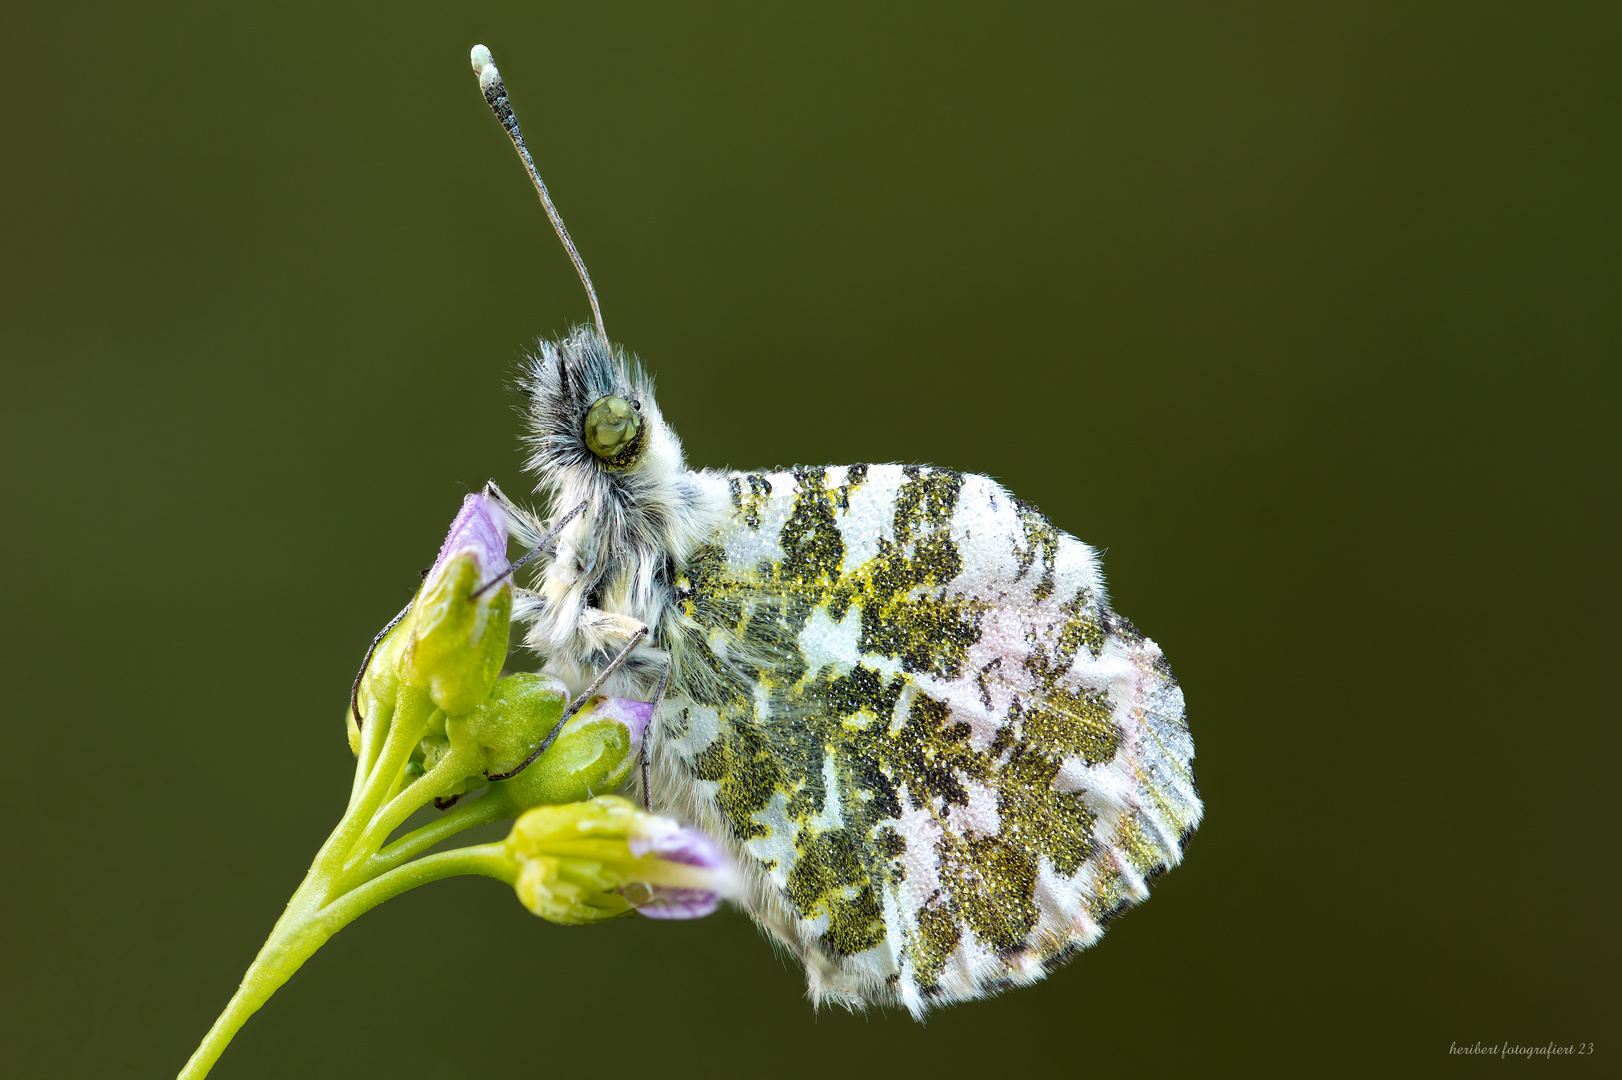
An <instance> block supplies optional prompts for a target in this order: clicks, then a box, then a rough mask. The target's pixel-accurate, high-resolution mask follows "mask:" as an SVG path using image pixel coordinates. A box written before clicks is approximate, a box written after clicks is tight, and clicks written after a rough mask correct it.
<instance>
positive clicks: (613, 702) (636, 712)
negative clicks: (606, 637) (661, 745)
mask: <svg viewBox="0 0 1622 1080" xmlns="http://www.w3.org/2000/svg"><path fill="white" fill-rule="evenodd" d="M592 719H593V720H602V719H607V720H617V721H619V722H620V723H622V724H624V725H625V726H626V727H627V728H629V729H630V731H631V746H632V747H633V748H635V747H638V746H641V745H642V733H643V732H644V731H646V730H647V729H648V721H649V720H651V719H653V705H652V704H651V703H650V702H646V701H633V700H631V699H630V698H618V697H611V698H604V699H603V700H601V701H599V702H598V703H597V705H596V707H595V708H593V709H592ZM633 850H634V848H633ZM636 854H638V855H640V854H642V853H641V852H639V851H638V852H636Z"/></svg>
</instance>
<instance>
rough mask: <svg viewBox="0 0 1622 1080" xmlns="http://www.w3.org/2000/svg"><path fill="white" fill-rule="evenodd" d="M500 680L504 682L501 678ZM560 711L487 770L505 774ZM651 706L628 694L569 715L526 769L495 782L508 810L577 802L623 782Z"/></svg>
mask: <svg viewBox="0 0 1622 1080" xmlns="http://www.w3.org/2000/svg"><path fill="white" fill-rule="evenodd" d="M503 681H505V680H503ZM559 715H560V714H559V713H557V712H554V713H553V714H552V716H551V720H550V721H549V722H548V726H547V727H545V728H543V729H541V731H540V734H538V735H536V736H535V737H534V739H533V740H532V741H530V742H529V744H528V746H526V747H524V752H523V753H522V754H518V755H516V757H515V758H514V759H513V760H512V761H511V762H509V763H507V764H502V765H497V764H495V763H494V762H492V767H491V768H490V769H489V771H490V772H492V773H496V772H505V771H506V770H508V769H510V768H512V767H513V766H514V765H516V764H517V763H518V762H519V761H522V760H523V759H524V757H525V756H527V755H528V752H529V750H531V749H533V748H534V747H535V745H536V743H538V742H539V741H540V740H541V739H542V738H544V737H545V736H546V733H547V732H548V731H550V730H551V726H550V725H551V724H552V723H555V722H556V721H557V717H558V716H559ZM652 715H653V706H652V705H650V704H648V703H647V702H645V701H632V700H630V699H629V698H610V697H594V698H592V699H591V700H590V701H588V702H587V703H586V705H585V707H584V708H582V709H581V710H580V711H579V712H577V713H575V714H574V716H572V717H570V718H569V722H568V723H567V724H565V725H564V726H563V730H562V731H560V732H558V737H557V740H556V741H555V742H554V743H553V744H552V745H551V746H549V747H547V748H546V752H545V753H544V754H542V755H541V756H540V757H539V758H537V759H535V762H534V764H532V765H530V767H529V768H527V769H525V770H524V771H523V772H521V773H519V774H518V775H517V776H515V777H513V778H512V779H511V780H504V781H502V782H501V783H499V784H497V785H496V789H497V790H498V791H500V792H501V797H503V798H505V799H506V800H507V801H508V803H509V804H510V805H511V807H512V811H513V813H515V814H516V813H518V812H519V811H521V810H527V809H528V808H530V807H532V806H542V805H547V804H556V803H571V802H578V801H580V800H581V799H589V798H591V796H592V795H594V794H596V793H597V792H599V791H613V790H614V789H615V788H617V787H619V786H620V785H621V784H623V783H624V782H625V778H626V777H627V776H628V775H630V772H631V768H632V767H633V766H634V765H635V764H636V762H637V760H638V757H639V755H640V752H641V749H642V735H643V733H644V732H645V731H646V730H647V727H648V719H649V718H650V717H651V716H652Z"/></svg>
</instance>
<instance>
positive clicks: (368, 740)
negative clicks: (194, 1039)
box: [180, 712, 517, 1080]
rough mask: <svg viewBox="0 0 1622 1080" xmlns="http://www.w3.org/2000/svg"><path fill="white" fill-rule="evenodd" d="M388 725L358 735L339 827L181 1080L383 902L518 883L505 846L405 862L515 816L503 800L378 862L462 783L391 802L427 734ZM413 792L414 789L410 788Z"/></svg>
mask: <svg viewBox="0 0 1622 1080" xmlns="http://www.w3.org/2000/svg"><path fill="white" fill-rule="evenodd" d="M377 719H379V720H381V719H383V718H382V717H378V718H377ZM391 719H392V721H393V722H392V723H390V724H389V727H388V730H387V733H386V734H385V732H384V731H382V730H380V729H381V728H382V725H381V724H380V723H379V724H374V725H372V730H371V731H363V733H362V739H361V751H360V761H359V763H358V766H357V776H356V780H355V785H354V787H353V789H352V791H351V797H350V800H349V806H348V807H347V809H345V811H344V816H343V818H342V819H341V820H340V821H339V822H338V826H337V828H335V829H334V830H333V831H332V835H331V836H329V837H328V838H327V841H326V843H324V844H322V845H321V850H320V851H319V852H317V853H316V856H315V860H314V861H313V862H312V863H311V864H310V871H309V873H308V874H306V875H305V878H304V881H303V882H302V883H301V884H300V885H299V887H298V889H297V890H296V891H295V892H294V893H293V896H292V899H290V900H289V901H288V903H287V908H286V910H285V911H283V912H282V915H281V918H279V919H278V920H277V921H276V925H275V926H274V927H273V928H272V929H271V931H270V936H269V938H267V939H266V941H265V944H264V947H263V948H261V949H260V950H259V955H258V956H256V957H255V958H254V961H253V963H252V964H250V965H249V966H248V970H247V972H246V973H245V974H244V975H243V977H242V983H241V985H239V986H238V987H237V992H236V993H235V994H233V995H232V997H231V1000H230V1002H229V1003H228V1004H227V1005H226V1007H225V1011H224V1012H222V1013H221V1014H220V1015H219V1018H218V1019H216V1020H215V1021H214V1026H213V1027H211V1028H210V1029H209V1031H208V1034H207V1035H206V1036H204V1038H203V1041H202V1043H201V1044H200V1045H199V1046H198V1047H197V1050H196V1052H195V1053H193V1054H192V1056H191V1060H189V1061H188V1062H186V1066H185V1068H184V1069H182V1070H181V1071H180V1080H198V1078H201V1077H204V1076H207V1075H208V1072H209V1070H210V1069H211V1068H213V1066H214V1062H215V1061H217V1060H218V1059H219V1056H220V1054H221V1053H223V1052H224V1050H225V1048H226V1046H227V1045H229V1044H230V1042H231V1039H232V1037H233V1036H234V1035H236V1033H237V1031H238V1030H239V1029H241V1027H242V1025H243V1024H244V1023H246V1022H247V1020H248V1018H249V1017H250V1016H252V1015H253V1014H254V1013H255V1012H257V1011H258V1010H259V1008H260V1007H261V1006H263V1005H264V1003H265V1002H266V1001H268V1000H270V996H271V995H272V994H274V993H275V992H276V991H277V990H278V989H280V988H281V986H282V984H284V983H285V982H287V980H288V979H289V978H291V977H292V975H293V973H294V972H295V971H297V970H298V969H299V968H300V967H301V966H302V965H303V964H304V962H305V961H306V960H308V959H309V958H310V957H311V956H313V955H314V954H315V951H316V950H317V949H319V948H320V947H321V946H322V945H324V944H326V942H327V939H328V938H330V937H332V935H333V934H336V933H337V932H338V931H339V930H341V929H343V928H344V927H345V926H347V925H348V924H349V923H350V922H352V921H354V920H355V919H356V918H358V917H359V916H360V915H362V914H364V913H365V912H367V911H370V910H371V909H372V908H374V907H376V906H377V905H378V904H381V903H382V902H383V901H384V900H387V899H389V898H390V897H392V896H398V895H399V894H400V893H402V892H405V891H406V890H407V889H413V888H416V887H417V886H418V885H423V884H426V883H427V882H430V881H437V880H438V879H440V878H443V877H451V876H453V875H457V874H483V875H485V876H487V877H495V878H499V879H501V880H503V881H506V882H508V883H509V884H511V883H512V882H513V881H514V880H515V879H516V874H517V868H516V866H515V865H514V864H513V863H512V862H511V861H510V859H508V858H507V856H506V854H505V848H504V847H503V845H501V844H484V845H480V846H475V847H469V848H462V849H459V850H455V851H445V852H440V853H438V854H434V855H427V856H424V857H422V858H418V859H416V861H414V862H412V861H407V860H410V859H412V858H413V857H414V856H417V855H421V854H422V852H424V851H427V850H428V849H429V848H430V847H432V846H433V845H434V844H437V843H439V842H440V841H442V840H444V839H446V838H448V837H450V836H453V835H455V834H456V833H458V832H460V831H462V830H463V829H466V828H468V827H469V826H472V825H477V824H482V823H484V822H486V821H499V820H501V819H502V818H504V817H508V816H511V810H510V809H509V808H508V807H507V804H506V801H505V800H502V799H493V798H490V797H488V796H487V797H485V798H483V799H478V800H475V801H474V802H473V803H471V804H469V805H468V806H466V807H464V808H462V810H463V812H462V813H460V814H448V815H446V817H445V818H442V819H440V820H439V821H436V822H433V823H431V824H429V825H427V826H424V827H423V828H421V829H418V830H416V831H415V832H412V833H408V834H407V835H406V836H404V837H402V838H401V839H400V840H399V841H398V842H396V843H395V844H394V845H393V846H392V847H391V848H390V849H389V852H388V854H387V855H386V856H384V857H382V858H379V857H378V853H377V852H378V848H379V847H380V846H382V844H383V842H384V841H385V840H387V839H388V834H389V833H390V832H392V831H393V830H394V828H395V827H397V826H398V825H399V823H400V822H401V821H404V820H405V818H406V817H407V816H408V815H409V814H410V813H411V812H412V811H413V810H415V809H416V808H417V807H418V806H421V805H423V804H425V803H426V802H427V801H428V800H429V799H431V798H433V796H434V794H436V793H437V789H448V788H450V787H453V786H455V784H456V783H458V782H460V780H461V778H460V777H452V776H450V775H448V773H449V771H450V770H449V769H447V770H438V769H436V770H434V772H435V773H436V774H438V775H435V776H434V777H433V782H431V783H427V784H423V786H422V788H421V789H418V790H411V791H407V792H405V793H403V794H400V795H395V793H394V792H395V788H396V787H397V786H398V785H399V783H400V779H401V774H402V771H403V770H404V768H405V765H406V761H407V760H408V759H409V758H410V756H411V751H412V748H413V747H414V746H415V745H416V744H417V741H418V740H419V739H421V738H422V735H423V732H424V731H425V730H426V729H427V726H428V719H429V718H428V716H427V715H420V716H419V717H418V718H416V720H415V722H413V721H412V720H408V719H407V718H406V717H404V716H402V715H401V714H400V712H396V713H395V714H394V716H393V717H392V718H391ZM362 773H364V775H361V774H362ZM423 779H428V778H427V777H424V778H423ZM418 783H422V781H420V780H419V781H418ZM416 787H417V785H415V784H413V785H412V788H413V789H416ZM391 796H392V799H391ZM479 804H483V805H482V806H481V805H479ZM346 870H347V871H348V873H346Z"/></svg>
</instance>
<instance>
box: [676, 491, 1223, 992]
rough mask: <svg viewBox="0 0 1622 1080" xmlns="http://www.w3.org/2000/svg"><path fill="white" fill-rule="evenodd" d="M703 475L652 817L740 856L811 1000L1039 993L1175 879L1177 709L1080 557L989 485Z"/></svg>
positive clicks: (1186, 792)
mask: <svg viewBox="0 0 1622 1080" xmlns="http://www.w3.org/2000/svg"><path fill="white" fill-rule="evenodd" d="M710 476H711V478H712V481H713V482H716V483H720V482H726V483H727V484H728V486H729V496H730V499H731V506H732V514H731V517H730V519H729V520H728V521H727V522H726V523H725V524H724V525H723V527H722V528H721V529H720V530H719V531H718V533H717V535H716V537H715V542H714V544H713V545H711V546H710V547H707V548H705V549H703V550H702V551H700V552H699V554H698V555H697V557H696V558H694V559H692V560H690V562H689V564H688V565H687V566H686V567H685V568H682V569H680V570H679V571H678V572H677V575H676V576H677V581H676V585H677V589H678V597H679V606H680V608H681V614H680V616H679V617H677V618H676V619H674V620H672V623H673V624H672V625H667V626H666V627H665V631H666V633H665V637H666V640H667V641H668V642H669V643H670V645H671V649H672V653H673V655H674V657H675V665H676V669H675V670H676V677H675V679H674V681H673V687H674V688H675V694H674V695H673V697H672V698H671V700H670V702H669V704H668V705H667V707H666V708H665V709H664V710H662V715H663V720H662V725H663V730H662V732H661V733H660V735H659V738H658V742H657V744H656V749H655V757H654V760H655V773H654V799H655V804H656V805H665V806H671V805H674V806H676V807H678V808H680V809H681V810H684V811H685V812H686V813H688V814H689V815H691V816H692V817H694V818H695V819H696V820H697V821H698V822H699V823H701V824H704V825H706V826H707V827H709V828H710V829H712V830H713V831H714V832H715V833H716V834H717V835H720V836H722V837H723V838H725V839H726V840H727V841H728V842H729V843H730V844H731V846H732V848H733V849H734V851H735V853H736V854H737V855H738V856H739V858H740V861H741V862H742V863H743V864H744V869H745V873H746V877H747V878H748V881H749V884H750V895H749V896H748V897H747V901H748V903H749V905H750V908H751V910H752V912H753V913H754V914H755V916H756V917H757V918H758V919H760V921H761V922H762V923H763V924H764V925H765V926H767V927H768V928H769V929H770V930H771V931H772V932H773V933H774V934H775V935H776V936H777V937H778V938H779V939H781V940H782V941H783V942H784V943H785V944H786V945H787V946H788V947H789V948H791V949H792V950H793V951H794V952H795V953H796V954H797V955H798V956H799V957H800V958H801V959H802V960H803V962H804V963H805V966H806V969H807V972H808V977H809V980H810V988H811V993H812V995H813V997H814V998H816V999H818V1000H821V999H824V998H826V999H830V1000H833V1001H837V1002H840V1003H843V1004H848V1005H860V1004H863V1003H868V1002H873V1003H897V1004H902V1005H905V1006H906V1007H907V1008H908V1009H910V1010H911V1011H912V1012H913V1013H914V1014H920V1013H922V1012H923V1011H924V1010H925V1009H926V1008H928V1007H929V1006H930V1005H933V1004H939V1003H945V1002H951V1001H961V1000H965V999H968V998H973V997H977V996H980V995H982V994H985V993H988V992H993V991H995V990H997V989H1000V988H1003V987H1005V986H1008V985H1011V984H1019V983H1027V982H1032V981H1035V980H1036V979H1039V978H1041V977H1042V975H1043V974H1045V973H1046V972H1047V971H1048V970H1049V969H1050V968H1052V967H1053V966H1054V965H1056V964H1057V963H1059V962H1060V961H1062V960H1063V959H1065V958H1066V957H1068V956H1069V955H1070V954H1071V953H1072V952H1074V951H1075V950H1076V949H1078V948H1083V947H1085V946H1087V945H1089V944H1091V943H1092V942H1093V941H1095V940H1097V939H1098V937H1099V936H1100V934H1101V933H1102V931H1103V926H1104V923H1105V922H1106V921H1107V920H1108V919H1109V918H1110V917H1111V916H1112V915H1114V914H1115V913H1116V912H1117V911H1119V910H1120V909H1121V908H1122V907H1123V906H1125V905H1127V904H1130V903H1133V902H1136V901H1139V900H1142V899H1144V898H1145V897H1146V896H1147V895H1148V893H1147V889H1146V883H1147V882H1148V880H1149V879H1150V878H1151V877H1153V876H1154V875H1155V874H1156V873H1158V872H1159V871H1160V870H1163V869H1165V868H1167V867H1170V866H1173V865H1175V864H1176V863H1177V862H1178V861H1179V858H1180V855H1181V851H1182V845H1183V844H1184V843H1185V842H1186V841H1187V838H1188V836H1189V835H1190V834H1191V833H1192V832H1193V830H1194V828H1195V826H1196V825H1197V824H1198V822H1199V819H1200V813H1201V805H1200V800H1199V796H1198V792H1197V789H1196V787H1195V783H1194V774H1193V770H1192V768H1191V761H1192V758H1193V756H1194V746H1193V742H1192V740H1191V739H1190V737H1189V732H1188V727H1187V724H1186V723H1185V721H1184V717H1183V695H1182V692H1181V691H1180V690H1179V689H1178V686H1177V682H1176V680H1175V679H1174V678H1173V677H1172V674H1171V671H1170V669H1169V668H1168V667H1167V666H1166V663H1165V660H1164V659H1163V658H1162V656H1161V653H1160V649H1159V648H1158V647H1157V646H1156V645H1155V643H1154V642H1152V641H1150V640H1148V639H1147V638H1145V637H1144V636H1143V635H1142V634H1140V633H1138V631H1137V630H1136V629H1134V628H1133V626H1132V625H1131V624H1130V623H1128V622H1127V621H1126V620H1125V619H1123V618H1121V617H1120V616H1118V615H1116V614H1115V613H1114V612H1112V611H1111V610H1110V609H1109V607H1108V605H1107V603H1106V602H1105V598H1104V589H1103V579H1102V577H1101V575H1100V572H1099V567H1098V561H1097V558H1096V557H1095V555H1094V553H1093V552H1092V550H1091V549H1090V548H1088V547H1087V546H1086V545H1085V544H1083V543H1081V542H1080V541H1078V540H1076V539H1074V538H1073V537H1071V536H1068V535H1066V534H1065V533H1062V532H1060V531H1058V530H1057V529H1055V528H1054V527H1053V526H1052V525H1050V524H1049V523H1048V522H1047V521H1046V520H1045V519H1044V518H1043V517H1042V516H1041V515H1040V514H1038V513H1037V512H1036V511H1035V510H1034V509H1033V508H1031V507H1029V506H1027V505H1025V504H1023V503H1021V502H1019V501H1017V500H1016V499H1014V498H1013V497H1012V496H1011V495H1009V494H1008V492H1006V491H1004V490H1003V489H1002V488H1001V487H999V486H998V485H997V484H996V483H995V482H993V481H991V480H989V479H987V478H985V477H980V476H969V475H962V474H958V473H952V472H946V471H941V470H935V469H929V468H924V467H917V466H900V465H875V466H861V465H855V466H850V467H836V468H827V469H822V468H817V469H799V470H794V471H792V472H784V473H771V474H734V475H732V476H730V477H719V476H717V475H716V474H710ZM678 622H679V624H680V625H679V626H678V625H674V623H678Z"/></svg>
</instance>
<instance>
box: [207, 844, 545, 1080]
mask: <svg viewBox="0 0 1622 1080" xmlns="http://www.w3.org/2000/svg"><path fill="white" fill-rule="evenodd" d="M458 874H482V875H484V876H485V877H493V878H496V879H497V880H500V881H505V882H507V883H508V884H509V885H510V884H512V883H513V881H514V880H515V879H516V874H517V870H516V867H515V866H514V865H513V863H512V861H511V860H510V859H508V858H507V855H506V846H505V845H504V844H500V843H496V844H481V845H479V846H477V847H469V848H461V849H458V850H456V851H442V852H440V853H439V854H437V855H429V856H427V857H426V858H423V859H418V860H417V861H416V862H414V863H408V864H406V865H404V866H400V867H396V868H395V869H393V870H391V871H389V872H388V873H385V874H382V875H379V876H378V877H375V878H373V879H372V880H371V881H368V882H367V883H366V884H364V885H362V886H361V887H360V888H358V889H355V890H354V891H352V892H349V893H346V894H344V895H343V896H341V897H339V898H338V899H337V900H335V901H333V902H332V903H330V904H328V905H327V906H326V907H324V908H321V909H319V910H318V911H314V912H307V913H306V917H305V918H303V919H299V920H297V921H296V922H294V923H289V924H287V925H285V926H282V927H279V928H278V931H276V932H273V933H272V934H271V937H270V940H269V941H266V942H265V947H264V948H263V949H261V950H260V951H259V955H258V956H257V957H255V958H254V962H253V963H252V964H251V965H250V966H249V967H248V971H247V973H246V974H245V975H243V977H242V985H241V986H239V987H238V988H237V992H236V993H235V994H234V995H232V997H231V1001H230V1003H229V1004H227V1005H226V1007H225V1011H224V1012H222V1013H221V1014H220V1016H219V1019H217V1020H215V1021H214V1026H213V1027H211V1028H209V1031H208V1034H207V1035H206V1036H204V1037H203V1041H202V1043H201V1044H200V1045H199V1046H198V1047H197V1050H196V1052H195V1053H193V1054H192V1056H191V1060H189V1061H187V1062H186V1067H185V1068H183V1069H181V1070H180V1075H179V1078H178V1080H201V1078H202V1077H205V1076H207V1075H208V1072H209V1070H210V1069H211V1068H213V1067H214V1063H215V1062H216V1061H218V1060H219V1057H220V1054H222V1053H223V1052H224V1051H225V1048H226V1046H227V1045H229V1044H230V1042H231V1039H232V1037H233V1036H234V1035H236V1033H237V1032H238V1031H239V1030H240V1029H241V1028H242V1025H243V1024H245V1023H246V1022H247V1020H248V1018H249V1017H250V1016H252V1015H253V1014H254V1013H256V1012H258V1011H259V1009H260V1007H261V1006H262V1005H264V1003H265V1002H266V1001H269V1000H270V996H271V995H272V994H274V993H275V992H276V991H277V990H279V989H281V987H282V985H283V984H284V983H286V982H287V980H288V979H289V978H291V977H292V975H293V973H294V972H295V971H297V970H298V969H299V968H300V967H301V966H302V965H303V964H304V962H305V961H306V960H308V959H309V958H310V957H311V956H313V955H315V951H316V950H317V949H319V948H320V947H321V946H322V945H325V944H326V943H327V940H328V939H329V938H331V937H332V935H334V934H336V933H337V932H338V931H339V930H342V929H343V928H344V927H345V926H348V925H349V924H350V923H351V922H353V921H355V919H357V918H359V917H360V916H361V915H364V914H365V913H366V912H368V911H370V910H371V909H372V908H374V907H376V906H377V905H378V904H381V903H382V902H383V901H385V900H387V899H389V898H390V897H394V896H398V895H400V894H401V893H403V892H405V891H406V890H408V889H414V888H416V887H417V886H418V885H426V884H427V883H428V882H430V881H438V880H439V879H440V878H447V877H454V876H456V875H458ZM300 891H301V892H302V891H303V889H302V888H301V889H300ZM295 895H296V894H295Z"/></svg>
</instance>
